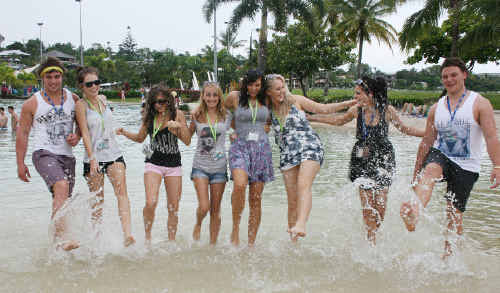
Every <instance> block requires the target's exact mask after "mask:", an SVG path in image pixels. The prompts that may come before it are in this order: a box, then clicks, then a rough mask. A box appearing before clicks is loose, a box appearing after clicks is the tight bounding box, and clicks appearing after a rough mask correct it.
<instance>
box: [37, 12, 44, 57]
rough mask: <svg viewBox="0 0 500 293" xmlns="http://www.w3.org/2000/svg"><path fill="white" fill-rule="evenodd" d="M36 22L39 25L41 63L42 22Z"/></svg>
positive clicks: (41, 55)
mask: <svg viewBox="0 0 500 293" xmlns="http://www.w3.org/2000/svg"><path fill="white" fill-rule="evenodd" d="M37 24H38V26H39V27H40V64H42V57H43V53H42V25H43V22H41V21H40V22H39V23H37Z"/></svg>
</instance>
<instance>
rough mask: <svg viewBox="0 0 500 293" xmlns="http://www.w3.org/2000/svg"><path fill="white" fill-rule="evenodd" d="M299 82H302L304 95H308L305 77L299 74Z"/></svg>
mask: <svg viewBox="0 0 500 293" xmlns="http://www.w3.org/2000/svg"><path fill="white" fill-rule="evenodd" d="M299 82H300V88H301V89H302V95H303V96H304V97H307V86H306V84H305V83H304V77H303V76H299Z"/></svg>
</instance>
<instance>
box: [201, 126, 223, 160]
mask: <svg viewBox="0 0 500 293" xmlns="http://www.w3.org/2000/svg"><path fill="white" fill-rule="evenodd" d="M219 136H220V133H217V134H216V135H215V137H216V138H217V139H218V138H219ZM199 139H200V142H201V144H200V145H201V150H200V154H202V155H208V154H210V152H211V151H212V150H213V149H214V147H215V143H216V140H214V137H213V135H212V132H210V127H203V128H202V129H201V132H200V138H199Z"/></svg>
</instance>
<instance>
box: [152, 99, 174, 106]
mask: <svg viewBox="0 0 500 293" xmlns="http://www.w3.org/2000/svg"><path fill="white" fill-rule="evenodd" d="M155 103H156V104H158V105H165V104H167V105H170V103H169V101H167V100H166V99H159V100H156V102H155Z"/></svg>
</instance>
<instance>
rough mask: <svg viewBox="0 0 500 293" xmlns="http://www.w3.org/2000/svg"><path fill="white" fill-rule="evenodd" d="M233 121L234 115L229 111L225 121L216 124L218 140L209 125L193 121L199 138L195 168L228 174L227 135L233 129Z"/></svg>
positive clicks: (194, 162)
mask: <svg viewBox="0 0 500 293" xmlns="http://www.w3.org/2000/svg"><path fill="white" fill-rule="evenodd" d="M232 119H233V118H232V114H231V112H229V111H228V112H227V113H226V120H225V121H217V123H216V124H215V130H216V139H214V136H213V134H212V132H211V130H210V126H209V125H208V123H199V122H198V121H196V120H193V121H194V124H195V125H196V134H197V136H198V143H197V145H196V151H195V154H194V158H193V168H195V169H200V170H203V171H204V172H207V173H226V171H227V158H226V133H227V131H228V130H229V128H230V127H231V121H232ZM213 126H214V125H212V127H213Z"/></svg>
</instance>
